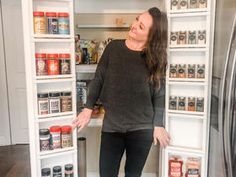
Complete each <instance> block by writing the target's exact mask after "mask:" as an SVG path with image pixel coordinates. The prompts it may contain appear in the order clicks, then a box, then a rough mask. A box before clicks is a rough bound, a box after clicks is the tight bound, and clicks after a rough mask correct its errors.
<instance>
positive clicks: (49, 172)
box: [41, 168, 51, 177]
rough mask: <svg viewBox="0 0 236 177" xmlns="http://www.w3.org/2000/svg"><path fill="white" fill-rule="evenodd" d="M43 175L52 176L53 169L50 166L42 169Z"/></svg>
mask: <svg viewBox="0 0 236 177" xmlns="http://www.w3.org/2000/svg"><path fill="white" fill-rule="evenodd" d="M41 175H42V177H51V169H50V168H43V169H42V170H41Z"/></svg>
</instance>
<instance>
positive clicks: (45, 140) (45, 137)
mask: <svg viewBox="0 0 236 177" xmlns="http://www.w3.org/2000/svg"><path fill="white" fill-rule="evenodd" d="M39 141H40V151H48V150H50V132H49V130H48V129H40V130H39Z"/></svg>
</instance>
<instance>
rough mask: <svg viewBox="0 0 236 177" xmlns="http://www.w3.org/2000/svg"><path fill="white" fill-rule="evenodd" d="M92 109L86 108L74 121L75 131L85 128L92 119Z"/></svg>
mask: <svg viewBox="0 0 236 177" xmlns="http://www.w3.org/2000/svg"><path fill="white" fill-rule="evenodd" d="M92 111H93V110H92V109H88V108H84V109H83V111H82V112H81V113H79V115H78V116H77V117H76V118H75V119H74V120H73V122H72V124H73V129H74V128H76V127H79V129H78V132H80V131H81V130H82V129H83V128H85V127H86V126H87V125H88V124H89V122H90V119H91V115H92Z"/></svg>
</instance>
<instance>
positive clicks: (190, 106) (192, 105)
mask: <svg viewBox="0 0 236 177" xmlns="http://www.w3.org/2000/svg"><path fill="white" fill-rule="evenodd" d="M195 105H196V104H195V98H194V97H189V98H188V111H196V107H195Z"/></svg>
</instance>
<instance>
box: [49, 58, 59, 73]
mask: <svg viewBox="0 0 236 177" xmlns="http://www.w3.org/2000/svg"><path fill="white" fill-rule="evenodd" d="M47 66H48V75H59V73H60V72H59V70H60V69H59V60H58V54H48V55H47Z"/></svg>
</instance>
